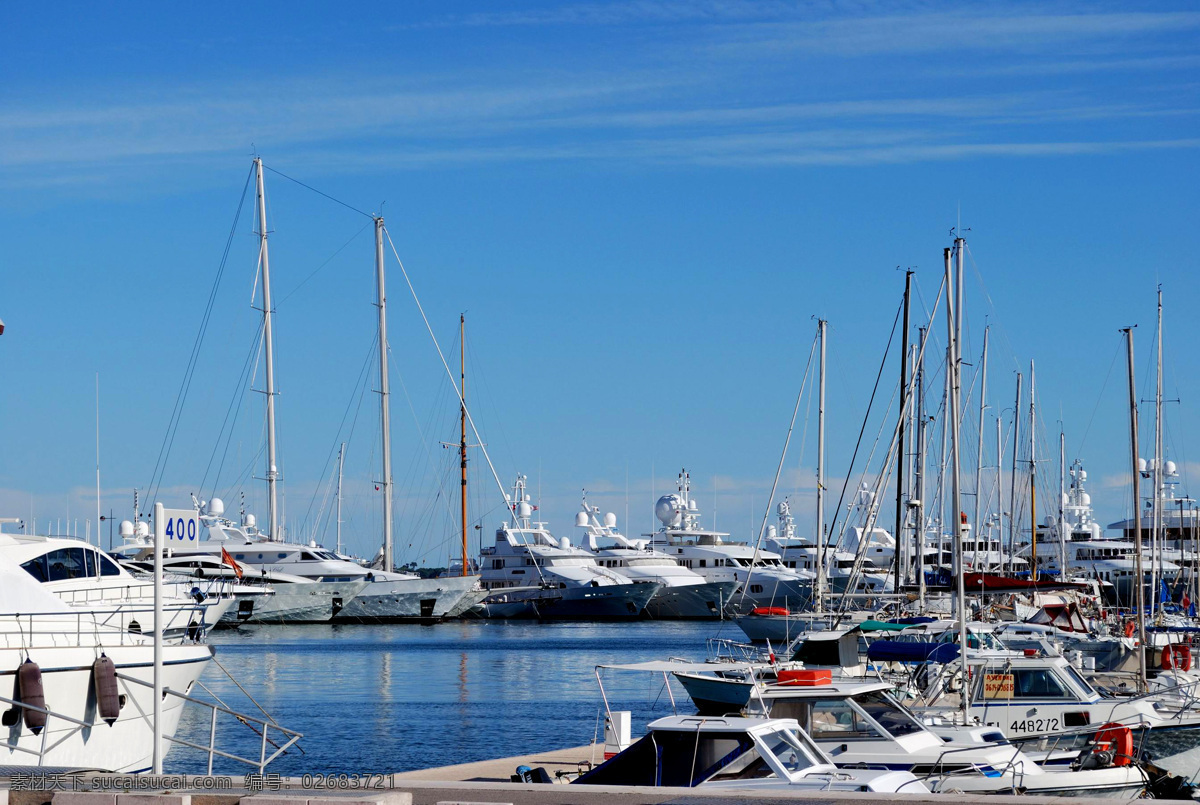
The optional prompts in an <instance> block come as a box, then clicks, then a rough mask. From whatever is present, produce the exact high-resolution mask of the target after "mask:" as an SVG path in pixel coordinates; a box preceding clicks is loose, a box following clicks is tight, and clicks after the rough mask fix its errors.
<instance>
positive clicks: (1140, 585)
mask: <svg viewBox="0 0 1200 805" xmlns="http://www.w3.org/2000/svg"><path fill="white" fill-rule="evenodd" d="M1121 332H1123V333H1125V342H1126V343H1127V344H1128V345H1129V349H1128V365H1129V446H1130V454H1131V455H1132V456H1133V557H1134V572H1135V573H1136V574H1137V583H1136V584H1134V601H1135V602H1136V604H1137V625H1138V692H1139V693H1143V692H1145V690H1146V588H1145V584H1146V575H1145V572H1144V571H1143V570H1142V501H1141V494H1142V493H1141V488H1140V487H1141V478H1142V475H1141V472H1140V471H1139V467H1138V407H1137V388H1136V387H1135V385H1134V381H1133V328H1132V327H1126V328H1124V329H1123V330H1121Z"/></svg>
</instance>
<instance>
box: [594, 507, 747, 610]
mask: <svg viewBox="0 0 1200 805" xmlns="http://www.w3.org/2000/svg"><path fill="white" fill-rule="evenodd" d="M575 525H576V527H577V528H582V529H584V534H585V536H584V543H583V547H584V548H585V549H587V550H588V551H589V552H591V553H593V554H595V557H596V561H597V562H598V563H599V564H600V566H601V567H607V568H612V569H613V570H616V571H617V572H618V573H620V574H621V575H622V576H626V577H627V578H628V579H629V580H630V581H632V582H634V583H635V584H661V585H662V588H661V589H660V590H659V591H658V592H657V593H656V594H655V595H654V597H653V598H651V599H650V603H649V604H647V605H646V614H647V615H648V616H649V617H651V618H656V619H659V620H663V619H690V620H711V619H716V618H721V617H722V616H723V613H724V610H725V607H726V605H727V604H728V603H729V601H730V600H731V599H732V597H733V593H734V590H736V589H737V586H738V583H737V582H736V581H733V580H732V579H730V580H729V581H709V580H707V579H706V578H704V577H703V576H701V575H700V574H699V573H696V572H695V571H693V570H689V569H688V568H686V567H683V566H682V565H680V564H679V562H678V561H676V560H675V558H674V557H672V556H670V555H668V554H665V553H663V552H662V551H659V550H655V549H654V548H652V547H650V545H649V544H648V543H647V542H646V540H631V539H629V538H628V537H626V536H625V535H624V534H622V533H621V532H620V531H618V530H617V516H616V515H615V514H613V513H612V512H609V513H608V514H605V515H604V516H603V518H601V516H600V509H599V508H598V507H596V506H591V505H589V504H588V502H587V500H586V499H585V500H584V501H583V510H582V511H580V512H579V513H578V514H576V515H575Z"/></svg>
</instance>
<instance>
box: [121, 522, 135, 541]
mask: <svg viewBox="0 0 1200 805" xmlns="http://www.w3.org/2000/svg"><path fill="white" fill-rule="evenodd" d="M120 532H121V539H132V538H133V523H132V522H131V521H129V520H122V521H121V527H120Z"/></svg>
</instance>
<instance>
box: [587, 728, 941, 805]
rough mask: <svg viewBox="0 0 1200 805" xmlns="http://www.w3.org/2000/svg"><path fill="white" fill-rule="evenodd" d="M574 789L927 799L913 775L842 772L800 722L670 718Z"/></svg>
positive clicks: (862, 770) (875, 771)
mask: <svg viewBox="0 0 1200 805" xmlns="http://www.w3.org/2000/svg"><path fill="white" fill-rule="evenodd" d="M647 730H648V731H647V733H646V736H645V737H644V738H642V739H641V740H639V741H637V742H636V743H634V744H632V745H631V746H630V747H629V748H627V749H625V750H624V751H622V752H620V753H619V754H617V755H615V756H614V757H612V758H610V759H609V760H606V761H605V762H604V763H603V764H601V765H600V766H597V767H596V768H594V769H592V770H591V771H589V772H587V773H585V774H583V775H582V776H580V777H579V778H578V779H576V780H574V781H573V782H572V784H573V785H608V786H655V787H657V786H672V787H681V788H692V787H696V786H699V787H701V788H704V789H706V790H708V789H713V788H716V789H726V790H730V791H739V792H741V791H745V790H749V791H752V792H756V793H758V794H760V795H761V796H763V797H774V796H778V795H783V796H790V795H793V794H800V793H801V792H806V791H814V792H816V791H872V792H878V793H900V794H928V793H929V789H928V788H926V787H925V786H924V785H923V784H922V783H921V782H919V781H918V780H917V778H916V777H914V776H913V775H912V774H911V773H909V772H905V771H889V770H887V769H877V768H872V769H865V768H860V769H839V768H838V767H837V766H836V765H835V764H834V761H833V759H832V758H831V757H830V756H829V755H827V754H826V753H825V752H824V751H823V750H822V749H820V748H819V747H818V746H817V745H816V744H815V743H813V740H812V739H811V738H810V737H809V736H808V735H807V734H805V732H804V730H803V729H802V728H801V726H800V725H799V724H798V723H797V722H796V720H795V719H790V718H770V719H763V718H739V717H723V718H716V717H704V716H667V717H666V718H660V719H658V720H657V721H653V722H651V723H650V724H649V726H648V728H647Z"/></svg>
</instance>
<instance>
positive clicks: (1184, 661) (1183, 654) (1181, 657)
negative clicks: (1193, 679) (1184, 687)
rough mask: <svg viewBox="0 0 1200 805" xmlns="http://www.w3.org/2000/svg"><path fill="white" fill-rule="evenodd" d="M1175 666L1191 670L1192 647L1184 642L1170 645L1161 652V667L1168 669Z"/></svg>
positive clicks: (1181, 669) (1179, 668)
mask: <svg viewBox="0 0 1200 805" xmlns="http://www.w3.org/2000/svg"><path fill="white" fill-rule="evenodd" d="M1172 668H1176V669H1178V670H1180V671H1190V670H1192V648H1191V646H1188V645H1186V644H1184V643H1179V644H1176V645H1170V646H1167V647H1166V648H1164V649H1163V652H1162V669H1163V670H1164V671H1170V670H1171V669H1172Z"/></svg>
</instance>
